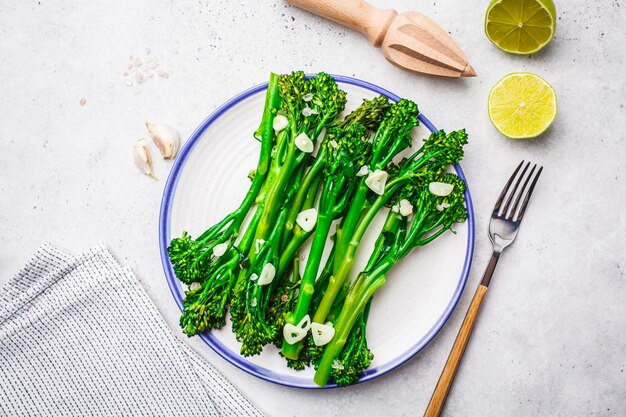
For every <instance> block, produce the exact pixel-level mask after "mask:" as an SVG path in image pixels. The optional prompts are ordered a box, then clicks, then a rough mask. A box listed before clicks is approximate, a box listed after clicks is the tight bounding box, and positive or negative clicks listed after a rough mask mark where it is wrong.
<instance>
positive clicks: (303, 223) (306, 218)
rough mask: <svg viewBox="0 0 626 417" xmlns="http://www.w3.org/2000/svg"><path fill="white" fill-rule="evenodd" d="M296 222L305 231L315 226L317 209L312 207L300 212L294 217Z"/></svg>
mask: <svg viewBox="0 0 626 417" xmlns="http://www.w3.org/2000/svg"><path fill="white" fill-rule="evenodd" d="M296 223H298V225H299V226H300V227H301V228H302V230H304V231H305V232H310V231H311V230H313V228H315V224H316V223H317V209H315V207H313V208H310V209H308V210H304V211H302V212H300V213H299V214H298V217H296Z"/></svg>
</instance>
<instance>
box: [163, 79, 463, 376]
mask: <svg viewBox="0 0 626 417" xmlns="http://www.w3.org/2000/svg"><path fill="white" fill-rule="evenodd" d="M334 77H335V79H336V80H337V82H339V83H340V86H341V88H342V89H343V90H345V91H346V92H347V93H348V103H347V105H346V111H350V110H352V109H354V108H356V107H357V106H358V105H359V104H360V103H361V100H362V99H363V98H372V97H375V96H377V95H378V94H385V95H386V96H387V97H389V98H390V99H391V100H394V101H397V100H399V97H398V96H396V95H394V94H392V93H390V92H388V91H386V90H384V89H382V88H380V87H377V86H375V85H373V84H370V83H366V82H364V81H361V80H357V79H354V78H349V77H343V76H334ZM266 88H267V83H265V84H262V85H258V86H256V87H253V88H251V89H249V90H247V91H245V92H243V93H241V94H239V95H237V96H236V97H234V98H233V99H231V100H230V101H228V102H227V103H225V104H224V105H222V106H221V107H220V108H218V109H217V110H216V111H215V112H213V114H211V115H210V116H209V117H208V118H207V119H206V120H205V121H204V122H203V123H202V124H201V125H200V126H199V127H198V129H197V130H196V131H195V132H194V133H193V135H192V136H191V138H190V139H189V140H188V141H187V142H186V143H185V145H184V147H183V148H182V149H181V152H180V155H179V156H178V158H177V159H176V161H175V163H174V166H173V167H172V171H171V172H170V175H169V178H168V180H167V184H166V186H165V191H164V194H163V201H162V204H161V214H160V221H159V242H160V246H161V260H162V263H163V268H164V271H165V275H166V278H167V281H168V284H169V286H170V289H171V291H172V294H173V295H174V298H175V300H176V303H177V304H178V306H179V307H180V308H181V310H182V306H183V304H182V299H183V298H184V291H183V287H182V285H181V283H180V282H179V281H178V280H177V279H176V277H175V275H174V272H173V270H172V266H171V264H170V262H169V258H168V256H167V246H168V244H169V242H170V240H171V237H172V236H174V237H177V236H180V235H181V233H182V232H183V230H187V231H188V232H189V233H191V235H192V236H198V235H200V234H201V233H202V232H204V230H206V229H207V228H208V227H209V226H211V225H213V224H214V223H215V222H217V221H218V220H220V219H221V218H222V217H223V216H224V215H226V214H227V213H229V212H231V211H232V210H233V209H234V208H236V207H237V206H238V205H239V203H240V202H241V200H242V199H243V196H244V194H245V192H246V191H247V189H248V187H249V179H248V178H247V175H248V172H249V171H250V170H251V169H253V168H254V167H256V164H257V159H258V155H259V149H260V145H259V143H258V142H257V141H255V140H254V139H253V137H252V133H253V132H254V131H255V130H256V129H257V127H258V124H259V122H260V120H261V115H262V112H263V105H264V100H265V94H264V93H265V90H266ZM418 104H423V103H418ZM420 109H422V106H421V105H420ZM420 120H421V121H422V123H421V125H420V127H418V128H417V129H416V130H415V131H414V138H415V139H421V138H424V137H426V136H428V135H429V134H430V132H431V131H435V130H436V129H435V128H434V126H433V125H432V124H431V123H430V122H429V121H428V119H426V117H424V116H423V115H421V116H420ZM455 170H456V173H457V174H458V175H460V176H461V177H462V178H463V179H465V178H464V176H463V171H462V170H461V167H460V166H458V165H457V166H455ZM465 198H466V202H467V209H468V221H467V222H465V223H463V224H460V225H457V226H456V227H455V230H456V232H457V233H456V234H452V233H447V234H446V235H444V236H442V237H440V238H439V239H437V240H436V241H435V242H433V243H432V244H430V245H428V246H426V247H424V248H420V249H417V250H415V251H414V252H413V253H411V254H410V255H409V256H408V257H407V258H406V259H405V260H403V261H402V262H401V263H400V264H398V265H397V266H395V267H394V269H393V270H392V271H391V272H390V273H389V275H388V277H387V283H386V285H385V286H384V287H383V288H381V289H380V290H379V291H378V292H377V293H376V295H375V296H374V301H373V303H372V307H371V313H370V315H369V321H368V325H367V340H368V344H369V347H370V349H371V350H372V352H373V353H374V360H373V361H372V364H371V366H370V368H369V369H368V370H366V371H365V373H364V375H363V376H362V378H361V380H360V382H363V381H366V380H369V379H372V378H375V377H377V376H379V375H382V374H384V373H385V372H388V371H390V370H392V369H394V368H396V367H397V366H399V365H401V364H402V363H404V362H405V361H407V360H408V359H410V358H411V357H412V356H413V355H415V354H416V353H417V352H419V351H420V350H421V349H422V348H423V347H424V346H425V345H426V344H428V342H430V340H431V339H432V338H433V337H434V336H435V334H436V333H437V332H438V331H439V330H440V329H441V327H442V326H443V325H444V324H445V322H446V320H447V319H448V317H449V316H450V314H451V313H452V310H453V309H454V307H455V306H456V303H457V302H458V300H459V297H460V296H461V293H462V291H463V288H464V286H465V282H466V280H467V276H468V274H469V269H470V264H471V259H472V254H473V248H474V214H473V210H472V203H471V198H470V193H469V189H468V191H467V192H466V195H465ZM383 220H384V215H382V214H379V217H378V218H377V219H375V221H374V223H373V224H372V226H371V227H370V228H369V233H367V234H366V235H365V236H364V238H363V241H362V244H361V248H360V249H361V250H359V252H358V253H357V258H356V262H355V266H354V271H359V270H360V266H363V265H364V264H365V261H366V258H367V253H368V249H370V248H371V247H372V246H373V243H374V240H375V239H376V235H377V233H378V230H379V229H380V227H381V226H382V221H383ZM359 254H360V255H361V256H359ZM200 337H201V338H202V339H203V340H204V341H205V342H206V343H207V344H208V345H209V346H210V347H211V348H213V349H214V350H215V351H216V352H217V353H218V354H220V355H221V356H222V357H223V358H225V359H226V360H228V361H229V362H231V363H232V364H233V365H235V366H237V367H239V368H241V369H242V370H244V371H246V372H248V373H250V374H252V375H255V376H258V377H259V378H262V379H265V380H268V381H271V382H275V383H279V384H282V385H288V386H293V387H300V388H319V387H318V386H317V385H315V384H314V383H313V373H314V372H313V369H308V370H305V371H301V372H297V371H294V370H292V369H289V368H287V366H286V365H285V360H284V358H282V357H280V356H279V355H278V350H277V349H276V348H275V347H274V346H266V347H265V349H264V350H263V352H262V353H261V354H260V355H258V356H255V357H249V358H244V357H242V356H240V355H239V348H240V345H239V343H238V342H237V341H236V340H235V337H234V335H233V333H232V332H231V330H230V323H227V325H226V326H225V327H224V328H222V329H221V330H219V331H212V332H211V333H209V334H203V335H201V336H200ZM333 386H334V385H332V384H331V385H328V387H333Z"/></svg>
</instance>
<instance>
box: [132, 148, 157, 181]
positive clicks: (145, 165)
mask: <svg viewBox="0 0 626 417" xmlns="http://www.w3.org/2000/svg"><path fill="white" fill-rule="evenodd" d="M133 158H134V160H135V165H137V168H139V170H140V171H141V172H142V173H144V174H145V175H150V177H152V178H154V179H155V180H157V179H158V178H157V177H155V176H154V172H152V158H150V152H149V151H148V147H147V146H146V140H145V139H139V140H138V141H137V142H135V145H134V146H133Z"/></svg>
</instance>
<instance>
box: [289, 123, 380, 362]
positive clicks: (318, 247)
mask: <svg viewBox="0 0 626 417" xmlns="http://www.w3.org/2000/svg"><path fill="white" fill-rule="evenodd" d="M368 139H369V138H368V133H367V130H366V129H365V128H364V127H363V126H362V125H361V124H359V123H352V124H351V125H350V126H349V127H348V128H347V129H341V128H334V129H331V130H330V131H329V133H328V134H327V136H326V138H325V140H324V143H323V144H322V146H324V148H325V151H326V154H327V157H326V159H327V161H326V164H325V169H324V179H323V185H322V191H321V194H320V201H319V204H318V209H317V226H316V228H315V236H314V238H313V242H312V244H311V252H310V253H309V256H308V259H307V263H306V266H305V269H304V273H303V275H302V282H301V284H300V291H299V293H298V300H297V302H296V307H295V310H294V311H293V313H291V314H288V315H287V317H286V322H287V323H291V324H296V323H298V322H299V321H300V320H302V318H303V317H304V316H305V315H307V314H308V311H309V306H310V303H311V300H312V298H313V293H314V284H315V279H316V277H317V273H318V270H319V265H320V262H321V259H322V255H323V251H324V247H325V244H326V240H327V238H328V233H329V231H330V227H331V225H332V222H333V221H334V220H335V219H336V218H338V217H339V216H340V215H341V214H342V213H343V212H344V211H345V209H346V207H347V206H348V203H349V201H350V199H351V197H352V194H353V191H354V189H355V187H356V180H355V178H356V172H357V170H358V169H359V167H360V166H361V165H362V164H364V163H365V161H367V160H369V154H370V152H371V145H370V143H369V141H368ZM301 349H302V343H296V344H290V343H287V342H286V341H285V342H283V349H282V354H283V355H284V356H285V357H286V358H288V359H294V360H295V359H297V358H298V356H299V354H300V350H301Z"/></svg>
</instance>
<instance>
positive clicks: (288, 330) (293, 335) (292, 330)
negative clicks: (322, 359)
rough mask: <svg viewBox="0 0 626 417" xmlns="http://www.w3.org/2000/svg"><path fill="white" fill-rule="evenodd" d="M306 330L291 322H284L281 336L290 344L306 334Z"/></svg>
mask: <svg viewBox="0 0 626 417" xmlns="http://www.w3.org/2000/svg"><path fill="white" fill-rule="evenodd" d="M306 334H307V332H306V331H305V330H303V329H301V328H299V327H298V326H294V325H293V324H291V323H287V324H285V327H283V337H284V338H285V341H286V342H287V343H289V344H290V345H293V344H296V343H298V342H299V341H301V340H302V339H304V337H305V336H306Z"/></svg>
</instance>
